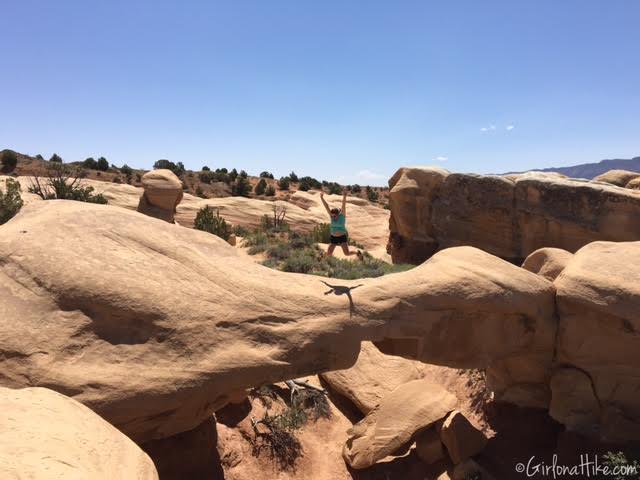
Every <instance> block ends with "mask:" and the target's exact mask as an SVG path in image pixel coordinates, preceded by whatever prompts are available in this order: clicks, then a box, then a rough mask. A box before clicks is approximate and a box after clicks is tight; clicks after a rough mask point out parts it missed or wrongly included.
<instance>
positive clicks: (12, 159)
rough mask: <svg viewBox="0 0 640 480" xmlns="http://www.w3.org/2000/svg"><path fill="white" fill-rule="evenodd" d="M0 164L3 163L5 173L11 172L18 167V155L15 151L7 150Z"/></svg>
mask: <svg viewBox="0 0 640 480" xmlns="http://www.w3.org/2000/svg"><path fill="white" fill-rule="evenodd" d="M0 163H2V169H3V170H4V171H5V172H11V171H12V170H13V169H15V168H16V165H18V155H16V152H14V151H13V150H5V151H4V152H2V158H1V159H0Z"/></svg>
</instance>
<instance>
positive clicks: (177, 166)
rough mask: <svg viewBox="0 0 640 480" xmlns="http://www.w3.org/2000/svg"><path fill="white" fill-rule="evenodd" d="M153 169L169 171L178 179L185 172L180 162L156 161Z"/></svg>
mask: <svg viewBox="0 0 640 480" xmlns="http://www.w3.org/2000/svg"><path fill="white" fill-rule="evenodd" d="M98 161H99V160H98ZM153 168H154V170H158V169H161V168H164V169H167V170H171V171H172V172H173V173H175V174H176V175H177V176H178V177H181V176H182V175H184V172H185V169H184V165H183V164H182V162H178V163H173V162H171V161H169V160H166V159H162V160H158V161H157V162H156V163H154V164H153Z"/></svg>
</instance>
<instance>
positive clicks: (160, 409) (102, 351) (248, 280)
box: [0, 200, 556, 442]
mask: <svg viewBox="0 0 640 480" xmlns="http://www.w3.org/2000/svg"><path fill="white" fill-rule="evenodd" d="M0 259H1V261H0V292H2V295H0V318H2V319H6V321H4V322H0V384H3V385H6V386H11V387H25V386H43V385H46V386H48V387H49V388H52V389H54V390H56V391H59V392H62V393H65V394H67V395H69V396H72V397H73V398H75V399H76V400H78V401H80V402H82V403H84V404H85V405H88V406H89V407H91V408H92V409H93V410H94V411H96V412H97V413H98V414H100V415H101V416H102V417H103V418H105V419H107V420H108V421H109V422H111V423H112V424H114V425H115V426H116V427H118V428H119V429H120V430H122V431H123V432H124V433H126V434H127V435H129V436H131V437H132V438H134V439H135V440H136V441H138V442H144V441H147V440H151V439H157V438H164V437H169V436H171V435H174V434H177V433H180V432H184V431H188V430H193V429H194V428H195V427H197V426H198V425H200V424H201V423H202V422H203V421H204V420H205V419H207V418H208V417H209V415H211V413H212V412H214V411H215V410H217V409H218V408H220V407H221V406H223V405H224V404H226V403H227V402H228V401H229V400H230V399H231V398H232V397H233V395H235V393H236V392H238V391H240V390H242V389H245V388H249V387H253V386H256V385H261V384H265V383H271V382H276V381H281V380H284V379H289V378H295V377H300V376H304V375H309V374H313V373H318V372H323V371H330V370H339V369H345V368H349V367H351V366H352V365H353V364H354V363H355V361H356V359H357V356H358V353H359V352H360V343H361V341H363V340H371V341H374V342H377V343H378V344H380V345H383V346H385V347H386V348H388V349H389V350H391V352H388V353H393V352H394V351H395V352H397V353H399V354H400V355H402V356H405V357H407V358H413V359H416V360H421V361H424V362H429V363H435V364H440V365H451V366H455V367H458V368H489V369H493V368H494V367H495V369H496V370H497V371H499V372H501V375H500V379H501V383H500V385H499V386H500V388H501V393H503V394H504V393H506V392H508V391H509V390H510V388H511V387H518V388H519V387H521V386H523V385H529V386H532V385H538V384H539V383H540V382H543V383H545V384H548V379H547V378H546V377H545V376H548V369H549V366H550V363H551V358H552V354H553V341H554V338H555V330H556V325H555V321H554V288H553V285H552V284H551V283H550V282H548V281H547V280H545V279H543V278H541V277H539V276H537V275H535V274H532V273H530V272H527V271H525V270H522V269H520V268H518V267H516V266H514V265H511V264H509V263H507V262H505V261H503V260H500V259H499V258H497V257H494V256H492V255H489V254H487V253H485V252H482V251H480V250H477V249H474V248H471V247H460V248H452V249H448V250H445V251H442V252H440V253H438V254H437V255H435V256H434V257H432V258H431V259H430V260H429V261H428V262H425V263H424V264H423V265H421V266H419V267H416V268H414V269H412V270H410V271H407V272H404V273H398V274H394V275H388V276H384V277H380V278H375V279H361V280H358V281H342V280H329V283H331V284H334V285H337V286H343V287H348V286H355V285H360V284H361V285H362V286H361V287H359V288H358V289H357V290H354V291H353V292H352V298H353V305H352V306H350V303H349V299H348V298H347V297H346V296H345V295H339V296H338V295H333V294H332V295H326V294H325V292H326V291H327V289H326V286H325V285H324V284H322V283H321V282H320V279H319V278H318V277H315V276H311V275H294V274H289V273H284V272H279V271H275V270H272V269H269V268H266V267H263V266H261V265H257V264H255V263H253V262H252V261H251V260H250V259H244V258H241V257H239V256H238V255H237V253H236V250H235V249H234V248H233V247H231V246H229V245H228V244H227V243H226V242H224V241H223V240H222V239H220V238H218V237H216V236H214V235H210V234H208V233H206V232H201V231H197V230H191V229H187V228H176V227H175V226H174V225H170V224H168V223H165V222H159V221H157V220H155V219H153V218H149V217H147V216H144V215H140V214H138V213H136V212H133V211H130V210H125V209H122V208H118V207H113V206H110V205H93V204H86V203H82V202H73V201H64V200H53V201H47V202H38V203H34V204H33V205H29V206H26V207H24V208H23V209H22V211H21V212H20V213H19V214H18V215H17V216H16V217H15V218H14V219H12V221H11V222H8V223H6V224H4V225H2V226H0ZM337 292H338V293H339V292H340V289H338V290H337ZM511 367H514V368H511ZM516 367H517V368H516ZM503 368H506V370H504V371H503V370H502V369H503Z"/></svg>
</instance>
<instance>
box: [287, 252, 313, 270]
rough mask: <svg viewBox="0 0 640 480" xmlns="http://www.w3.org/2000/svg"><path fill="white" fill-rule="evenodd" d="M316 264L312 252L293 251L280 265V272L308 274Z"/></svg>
mask: <svg viewBox="0 0 640 480" xmlns="http://www.w3.org/2000/svg"><path fill="white" fill-rule="evenodd" d="M316 263H317V257H316V255H315V254H314V253H313V251H309V250H294V251H292V252H291V254H290V255H289V256H288V258H287V259H286V260H285V261H284V263H283V264H282V271H284V272H293V273H309V272H310V271H311V270H313V267H314V266H315V265H316Z"/></svg>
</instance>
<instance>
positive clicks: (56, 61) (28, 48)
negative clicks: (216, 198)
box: [0, 0, 640, 184]
mask: <svg viewBox="0 0 640 480" xmlns="http://www.w3.org/2000/svg"><path fill="white" fill-rule="evenodd" d="M2 18H3V22H2V41H1V42H0V58H1V59H2V67H3V68H2V74H1V75H0V100H1V104H2V112H3V114H2V115H1V116H0V148H5V147H8V148H13V149H15V150H18V151H21V152H25V153H29V154H34V155H35V154H37V153H41V154H43V155H45V156H46V157H49V156H50V155H51V154H52V153H53V152H57V153H58V154H60V155H61V156H62V157H63V158H64V159H65V160H68V161H72V160H82V159H84V158H86V157H88V156H95V157H97V156H101V155H103V156H105V157H107V158H108V159H109V160H110V161H111V162H113V163H115V164H117V165H121V164H123V163H127V164H129V165H130V166H134V167H140V168H149V167H150V166H151V165H152V163H153V162H154V161H155V160H157V159H160V158H168V159H170V160H172V161H175V162H177V161H182V162H183V163H184V164H185V165H186V166H187V167H189V168H193V169H199V168H200V167H201V166H202V165H205V164H206V165H209V166H210V167H213V168H216V167H221V166H226V167H228V168H231V167H237V168H238V169H240V168H244V169H245V170H247V171H248V172H250V173H253V174H257V173H259V172H260V171H262V170H271V171H273V172H274V173H275V174H276V175H283V174H287V173H288V172H289V171H291V170H292V169H293V170H295V171H296V172H297V173H298V174H307V175H312V176H315V177H318V178H320V179H328V180H341V181H344V182H345V183H350V182H358V183H361V184H384V183H386V180H387V179H388V178H389V176H390V175H391V174H392V173H393V172H394V171H395V170H396V169H397V168H398V167H401V166H405V165H433V164H437V165H441V166H443V167H445V168H447V169H449V170H451V171H462V172H479V173H489V172H500V171H509V170H524V169H529V168H542V167H548V166H561V165H571V164H575V163H584V162H592V161H598V160H601V159H603V158H630V157H632V156H637V155H640V28H638V25H640V2H638V1H635V0H602V1H589V0H562V1H560V0H537V1H525V0H522V1H520V0H518V1H516V0H512V1H484V2H481V1H477V0H470V1H446V2H445V1H437V2H436V1H426V0H422V1H393V2H392V1H376V0H367V1H364V0H362V1H350V0H342V1H337V0H336V1H334V0H322V1H320V0H316V1H305V0H290V1H281V0H272V1H266V0H262V1H243V0H239V1H225V2H221V1H191V2H188V1H183V2H177V1H176V2H166V1H137V0H130V1H126V2H125V1H93V2H91V1H86V0H84V1H64V0H60V1H57V2H53V1H31V0H21V1H9V0H4V1H2Z"/></svg>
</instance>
